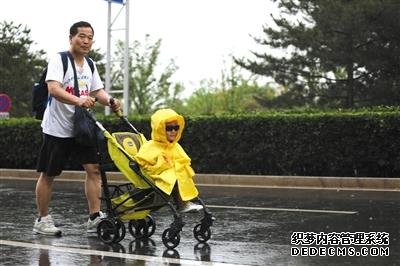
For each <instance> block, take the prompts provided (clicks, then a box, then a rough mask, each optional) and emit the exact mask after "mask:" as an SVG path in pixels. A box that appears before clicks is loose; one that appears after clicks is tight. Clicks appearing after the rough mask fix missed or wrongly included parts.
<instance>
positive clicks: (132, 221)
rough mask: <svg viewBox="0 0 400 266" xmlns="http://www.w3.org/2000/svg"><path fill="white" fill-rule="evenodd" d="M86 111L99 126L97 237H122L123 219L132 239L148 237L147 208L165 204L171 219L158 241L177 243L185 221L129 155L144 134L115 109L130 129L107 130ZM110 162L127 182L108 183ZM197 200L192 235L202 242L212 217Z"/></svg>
mask: <svg viewBox="0 0 400 266" xmlns="http://www.w3.org/2000/svg"><path fill="white" fill-rule="evenodd" d="M88 115H89V117H90V119H92V120H93V121H94V123H95V124H96V126H97V127H98V128H99V129H100V134H98V139H97V148H98V151H99V152H98V156H99V162H100V173H101V180H102V190H103V196H102V198H101V200H102V201H104V202H105V205H106V211H105V212H106V218H105V219H103V220H102V221H101V222H100V223H99V224H98V226H97V236H98V238H99V239H100V240H102V241H103V242H104V243H106V244H111V243H118V242H120V241H121V240H123V239H124V238H125V234H126V227H125V222H127V225H128V230H129V233H130V234H131V235H132V236H133V237H134V238H135V239H146V238H149V237H151V236H152V235H153V234H154V232H155V230H156V223H155V221H154V219H153V217H152V216H151V212H153V211H156V210H158V209H160V208H162V207H168V208H169V209H170V211H171V212H172V215H173V218H174V219H173V222H172V223H171V224H170V226H169V228H167V229H165V230H164V232H163V233H162V242H163V244H164V245H165V247H167V248H168V249H173V248H175V247H177V246H178V245H179V242H180V232H181V231H182V228H183V226H184V224H185V223H184V222H183V220H182V217H181V215H180V213H179V212H178V211H177V209H176V208H175V206H174V204H173V202H171V200H170V196H168V195H166V194H165V193H164V192H163V191H161V190H160V189H159V188H158V187H157V186H155V184H154V183H153V181H152V180H151V178H148V177H147V176H145V175H144V174H143V173H142V172H141V170H140V167H139V165H138V164H137V163H136V161H135V160H134V158H133V156H134V155H135V154H136V153H137V151H138V150H139V148H140V146H141V145H142V144H143V143H144V142H145V141H147V140H146V138H145V137H144V135H143V134H141V133H140V132H138V130H137V129H136V128H135V127H134V126H133V125H132V124H131V123H130V122H129V121H128V119H127V118H126V117H124V116H123V115H122V113H117V116H119V117H120V119H121V120H122V121H123V123H125V124H126V125H127V126H128V127H129V128H130V129H131V130H132V131H133V132H116V133H110V132H108V131H107V130H106V129H105V128H104V127H103V125H102V124H101V123H100V122H99V121H97V120H96V119H95V118H94V116H93V115H92V114H90V113H89V112H88ZM110 159H111V161H112V163H110ZM113 165H114V166H116V167H117V168H118V169H119V170H120V172H121V173H122V174H123V175H124V177H125V178H126V179H127V180H128V181H129V183H124V184H121V185H110V184H108V182H107V176H106V170H108V169H110V166H113ZM197 201H198V203H200V204H201V205H202V206H203V213H204V215H203V218H202V219H201V221H200V223H198V224H197V225H196V226H195V227H194V228H193V235H194V237H195V238H196V239H197V241H199V242H200V243H205V242H207V241H208V240H209V239H210V237H211V230H210V227H211V226H212V224H213V221H214V220H215V218H214V217H213V215H212V214H211V212H210V211H209V210H208V208H207V207H206V205H205V204H204V202H203V201H202V200H201V199H200V198H199V197H198V198H197Z"/></svg>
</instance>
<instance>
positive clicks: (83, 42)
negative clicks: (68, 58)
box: [70, 27, 93, 55]
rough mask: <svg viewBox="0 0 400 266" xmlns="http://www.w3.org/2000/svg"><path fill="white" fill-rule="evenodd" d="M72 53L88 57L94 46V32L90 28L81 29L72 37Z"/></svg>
mask: <svg viewBox="0 0 400 266" xmlns="http://www.w3.org/2000/svg"><path fill="white" fill-rule="evenodd" d="M70 44H71V48H72V51H73V52H75V53H77V54H82V55H87V54H88V53H89V51H90V49H91V48H92V44H93V31H92V29H91V28H90V27H79V28H78V33H77V34H76V35H74V36H71V37H70Z"/></svg>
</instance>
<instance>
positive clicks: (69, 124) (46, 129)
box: [42, 54, 104, 138]
mask: <svg viewBox="0 0 400 266" xmlns="http://www.w3.org/2000/svg"><path fill="white" fill-rule="evenodd" d="M75 67H76V74H77V77H78V84H79V93H80V97H87V96H88V95H89V93H90V92H92V91H95V90H99V89H102V88H104V86H103V83H102V81H101V79H100V76H99V73H98V72H97V68H96V64H95V63H94V72H93V74H92V70H91V69H90V66H89V64H88V62H87V61H86V59H85V60H84V65H83V68H80V67H78V66H77V65H75ZM63 75H64V70H63V64H62V60H61V55H60V54H56V55H55V56H53V57H52V58H50V61H49V64H48V66H47V76H46V81H50V80H54V81H58V82H60V83H61V84H62V87H63V88H64V89H65V91H67V92H69V93H71V94H74V71H73V69H72V65H71V60H69V59H68V68H67V72H66V73H65V76H64V78H63ZM74 112H75V106H74V105H70V104H65V103H62V102H60V101H57V100H56V99H55V98H54V97H50V100H49V102H48V103H47V108H46V110H45V112H44V116H43V121H42V128H43V133H45V134H48V135H52V136H55V137H60V138H70V137H73V115H74Z"/></svg>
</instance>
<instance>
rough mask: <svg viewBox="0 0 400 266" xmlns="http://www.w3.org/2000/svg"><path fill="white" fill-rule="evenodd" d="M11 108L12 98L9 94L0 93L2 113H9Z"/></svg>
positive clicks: (0, 109)
mask: <svg viewBox="0 0 400 266" xmlns="http://www.w3.org/2000/svg"><path fill="white" fill-rule="evenodd" d="M10 108H11V100H10V97H8V95H7V94H0V113H7V112H8V111H9V110H10Z"/></svg>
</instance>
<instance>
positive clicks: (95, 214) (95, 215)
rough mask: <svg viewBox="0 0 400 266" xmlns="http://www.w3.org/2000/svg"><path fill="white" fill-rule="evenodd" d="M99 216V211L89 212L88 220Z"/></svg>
mask: <svg viewBox="0 0 400 266" xmlns="http://www.w3.org/2000/svg"><path fill="white" fill-rule="evenodd" d="M99 216H100V213H99V212H95V213H92V214H90V215H89V218H90V220H92V221H93V220H94V219H96V218H97V217H99Z"/></svg>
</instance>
